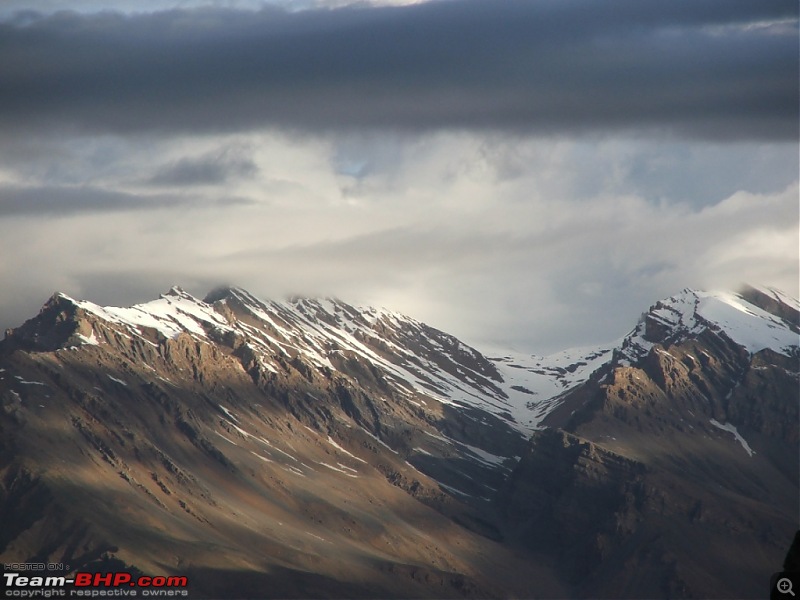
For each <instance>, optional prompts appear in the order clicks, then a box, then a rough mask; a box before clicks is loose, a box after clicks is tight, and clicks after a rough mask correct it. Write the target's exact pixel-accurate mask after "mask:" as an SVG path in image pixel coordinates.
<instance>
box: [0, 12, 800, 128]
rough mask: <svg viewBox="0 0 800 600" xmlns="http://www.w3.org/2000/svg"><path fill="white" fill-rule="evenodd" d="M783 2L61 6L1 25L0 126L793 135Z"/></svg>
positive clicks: (789, 24) (790, 48) (792, 34)
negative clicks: (108, 9) (118, 9)
mask: <svg viewBox="0 0 800 600" xmlns="http://www.w3.org/2000/svg"><path fill="white" fill-rule="evenodd" d="M797 11H798V7H797V5H796V3H793V2H785V0H763V1H760V2H751V1H749V0H736V1H726V2H719V1H718V0H678V1H675V2H669V3H655V2H646V3H641V2H633V1H631V0H609V1H606V2H602V3H597V2H592V1H590V0H572V1H569V2H563V1H560V0H559V1H556V0H539V1H537V2H531V1H529V0H507V1H504V2H502V3H496V2H485V1H483V0H460V1H458V2H453V1H448V2H429V3H424V4H419V5H414V6H405V7H364V6H353V7H346V8H342V9H338V10H305V11H299V12H286V11H284V10H282V9H278V8H263V9H262V10H260V11H257V12H252V11H234V10H222V9H214V8H205V9H195V10H171V11H166V12H159V13H150V14H138V15H127V16H126V15H123V14H114V13H100V14H96V15H82V14H78V13H66V12H62V13H56V14H53V15H50V16H46V17H42V18H36V17H33V16H28V17H27V18H26V19H25V20H24V24H22V25H21V24H19V23H15V22H7V23H5V24H2V25H0V52H2V54H3V56H4V60H3V62H2V63H1V64H0V84H2V86H3V88H4V90H6V91H5V93H4V94H3V95H2V96H0V117H1V120H0V126H2V127H3V129H5V130H7V131H9V130H18V129H19V128H29V127H41V126H44V127H53V126H68V127H74V128H76V129H77V130H79V131H85V132H113V133H125V134H127V133H137V132H142V131H151V132H161V133H166V132H192V133H198V132H221V131H243V130H248V129H251V128H262V127H272V126H279V127H283V128H289V129H297V130H304V131H318V130H320V129H324V130H342V129H352V128H357V129H359V128H387V127H388V128H396V129H403V130H411V131H421V130H426V129H431V128H441V127H459V128H468V129H475V128H478V129H487V128H493V129H502V130H507V131H514V132H519V131H525V132H539V133H541V132H547V133H565V132H573V133H575V132H587V131H608V130H619V129H620V128H623V129H641V128H655V129H663V130H668V131H672V132H677V133H680V134H682V135H687V134H688V135H692V136H700V137H710V138H724V139H740V138H744V139H751V138H763V139H776V138H779V139H793V138H794V137H796V134H797V97H798V83H797V23H796V19H797Z"/></svg>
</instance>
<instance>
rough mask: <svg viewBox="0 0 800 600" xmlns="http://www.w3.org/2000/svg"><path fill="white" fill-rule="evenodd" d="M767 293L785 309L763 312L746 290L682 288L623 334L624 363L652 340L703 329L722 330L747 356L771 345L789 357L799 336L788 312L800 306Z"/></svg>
mask: <svg viewBox="0 0 800 600" xmlns="http://www.w3.org/2000/svg"><path fill="white" fill-rule="evenodd" d="M749 289H753V288H749ZM770 292H771V293H770V297H771V298H772V299H774V300H775V302H777V303H778V304H779V305H780V307H782V308H783V310H773V311H768V310H765V309H764V308H761V307H759V306H757V305H756V304H754V301H751V300H749V299H748V298H747V297H746V293H745V292H743V293H734V292H728V291H717V292H705V291H698V290H692V289H685V290H683V291H682V292H680V293H679V294H676V295H675V296H671V297H670V298H667V299H666V300H662V301H660V302H657V303H656V304H655V305H653V306H652V307H651V308H650V310H649V311H648V312H647V313H646V314H645V315H644V316H643V318H642V319H641V320H640V321H639V323H638V324H637V326H636V328H635V329H634V330H633V331H632V332H631V333H630V334H628V335H627V336H626V337H625V338H624V340H623V342H622V344H621V348H620V349H621V352H622V355H623V361H624V360H628V361H635V360H636V359H638V358H640V357H641V356H643V355H644V354H646V353H647V352H649V350H650V349H651V348H652V346H653V345H654V344H655V343H662V344H671V343H675V342H677V341H680V340H682V339H685V338H686V337H688V336H690V335H697V334H699V333H701V332H703V331H705V330H707V329H710V330H712V331H716V332H721V333H723V334H725V335H726V336H727V337H728V338H730V339H731V340H732V341H733V342H735V343H736V344H738V345H740V346H742V347H743V348H745V349H746V350H747V351H748V352H750V353H751V354H753V353H756V352H759V351H761V350H764V349H765V348H769V349H771V350H774V351H775V352H779V353H781V354H785V355H790V354H791V353H792V352H796V349H797V347H798V345H799V342H800V337H799V336H798V328H797V322H796V321H794V322H793V321H792V320H791V319H790V318H787V316H786V315H789V316H792V311H794V312H795V313H796V312H797V309H796V308H795V307H797V306H799V305H800V304H798V301H797V300H795V299H791V298H789V297H787V296H786V295H785V294H777V293H774V290H770Z"/></svg>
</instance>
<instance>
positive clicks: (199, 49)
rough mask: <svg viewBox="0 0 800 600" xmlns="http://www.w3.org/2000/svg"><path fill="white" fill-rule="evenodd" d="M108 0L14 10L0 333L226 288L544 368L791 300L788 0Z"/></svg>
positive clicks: (1, 141)
mask: <svg viewBox="0 0 800 600" xmlns="http://www.w3.org/2000/svg"><path fill="white" fill-rule="evenodd" d="M92 1H93V0H80V1H78V0H76V3H75V5H74V6H75V8H76V9H81V10H83V11H84V12H54V11H53V10H51V8H50V6H51V3H50V1H49V0H41V4H42V7H43V8H46V10H44V11H43V12H42V14H39V13H34V12H27V13H18V14H17V15H16V16H14V17H7V18H5V20H4V21H0V56H2V57H3V60H1V61H0V89H1V90H2V93H0V130H2V131H3V135H2V136H0V282H2V285H0V327H10V326H15V325H18V324H19V323H21V322H22V321H23V320H24V319H25V318H28V317H30V316H32V315H33V314H34V313H35V312H36V310H37V309H38V307H39V306H40V305H41V304H42V302H43V301H44V300H45V299H46V298H47V296H48V295H49V294H51V293H52V292H53V291H55V290H61V291H65V292H67V293H70V294H72V295H75V296H79V297H88V298H91V299H93V300H95V301H97V302H101V303H115V304H125V305H127V304H131V303H134V302H140V301H146V300H148V299H151V298H153V297H154V296H155V295H157V294H158V293H159V292H162V291H164V290H165V289H167V288H168V287H169V286H171V285H172V284H180V285H182V286H184V287H186V288H187V289H189V290H190V291H192V292H193V293H195V294H197V295H201V296H202V295H203V294H205V293H206V292H207V291H208V290H209V289H211V288H212V287H214V286H216V285H219V284H223V283H229V284H236V285H241V286H244V287H247V288H249V289H251V291H253V292H254V293H256V294H259V295H262V296H265V297H266V296H282V295H285V294H288V293H300V294H326V295H337V296H340V297H342V298H343V299H344V300H347V301H351V302H355V303H376V304H381V305H384V306H387V307H389V308H393V309H396V310H400V311H404V312H406V313H408V314H410V315H412V316H414V317H416V318H419V319H421V320H425V321H428V322H430V323H431V324H432V325H434V326H436V327H440V328H442V329H445V330H449V331H451V332H452V333H455V334H457V335H459V336H461V337H463V338H466V340H467V341H472V342H476V343H480V342H487V343H512V344H514V345H516V346H517V347H518V348H520V349H529V350H532V351H538V352H545V351H551V350H558V349H562V348H564V347H567V346H571V345H576V344H589V343H595V342H605V341H609V340H612V339H614V338H617V337H620V336H622V335H623V334H624V333H626V332H627V330H628V329H630V328H631V327H632V326H633V324H634V322H635V320H636V319H637V318H638V316H639V314H640V312H641V311H642V310H644V309H646V308H647V306H648V305H650V304H651V303H653V302H655V301H656V300H658V299H660V298H662V297H664V296H667V295H669V294H672V293H674V292H676V291H678V290H679V289H681V288H683V287H686V286H690V287H706V288H709V287H711V288H719V287H723V288H725V287H727V288H730V287H736V286H737V285H739V284H740V283H741V282H744V281H749V282H752V283H756V284H758V283H761V284H767V285H776V286H778V287H782V288H784V289H786V290H787V291H788V292H789V293H793V294H795V295H796V294H797V293H798V246H799V245H800V215H799V214H798V204H797V197H798V171H797V165H798V160H799V159H800V157H799V156H798V145H797V137H798V106H797V97H798V75H797V73H798V14H797V13H798V6H797V4H796V3H794V2H784V1H782V0H775V1H773V0H765V1H763V2H751V1H749V0H747V1H745V0H741V1H740V0H724V1H723V0H715V1H712V0H695V1H688V0H678V1H676V2H669V3H664V2H649V1H641V0H636V1H633V0H625V1H623V0H609V1H605V2H602V3H598V2H590V1H589V0H568V1H563V0H559V1H555V0H539V1H518V0H507V1H504V2H489V1H480V0H449V1H439V2H429V3H422V4H417V5H409V6H370V5H366V4H358V5H352V6H347V7H344V8H335V9H334V8H324V9H323V8H320V6H334V5H336V4H338V1H336V2H334V1H331V2H328V1H327V0H326V1H322V2H303V3H301V6H297V5H291V6H292V7H293V8H294V9H297V10H294V9H293V10H287V9H283V8H277V7H275V6H266V7H263V8H259V9H258V10H253V9H251V7H252V3H251V2H250V0H243V2H241V3H233V4H231V6H245V7H247V8H246V9H244V8H235V9H234V8H226V9H222V8H218V7H215V6H205V7H201V8H198V7H196V6H195V4H197V3H194V2H182V3H181V5H182V8H179V9H176V8H170V9H168V10H160V9H159V10H156V9H153V10H149V11H148V12H144V11H141V10H140V12H120V13H111V12H102V13H92V12H86V9H87V7H89V6H93V4H92ZM398 3H399V2H398ZM29 4H30V6H31V7H32V8H33V7H35V6H36V5H37V2H35V1H33V0H32V1H31V2H30V3H29ZM125 4H126V1H124V0H121V1H120V2H118V3H117V4H116V6H118V7H121V6H123V5H125ZM127 4H130V5H131V7H132V8H133V9H135V10H139V9H138V8H137V7H138V6H139V4H136V5H135V6H134V5H133V3H127ZM164 4H166V3H164ZM212 4H213V3H212ZM217 4H219V3H217ZM384 4H388V3H384ZM67 5H70V4H69V3H67ZM60 6H63V5H60ZM309 7H311V8H309ZM299 8H302V9H303V10H299ZM3 14H7V13H0V19H2V18H3V17H2V15H3Z"/></svg>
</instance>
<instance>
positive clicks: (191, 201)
mask: <svg viewBox="0 0 800 600" xmlns="http://www.w3.org/2000/svg"><path fill="white" fill-rule="evenodd" d="M244 202H246V201H245V200H242V199H236V198H234V199H226V200H219V201H215V202H214V203H213V204H241V203H244ZM204 204H205V205H208V203H207V202H206V203H204V202H202V201H198V200H197V199H195V198H186V197H183V196H172V195H164V194H156V195H147V196H140V195H137V194H130V193H126V192H117V191H111V190H104V189H100V188H95V187H90V186H79V187H66V186H35V187H19V186H12V185H0V218H3V217H15V216H24V217H27V216H39V215H48V216H69V215H75V214H84V213H104V212H113V211H128V210H147V209H154V208H155V209H157V208H169V207H174V206H180V205H192V206H194V207H197V206H202V205H204Z"/></svg>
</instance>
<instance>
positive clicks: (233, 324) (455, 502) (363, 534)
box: [0, 287, 800, 598]
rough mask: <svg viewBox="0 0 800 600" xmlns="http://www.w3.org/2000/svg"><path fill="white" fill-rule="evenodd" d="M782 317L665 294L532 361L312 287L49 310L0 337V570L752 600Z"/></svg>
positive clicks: (791, 483)
mask: <svg viewBox="0 0 800 600" xmlns="http://www.w3.org/2000/svg"><path fill="white" fill-rule="evenodd" d="M599 317H600V318H601V317H602V315H599ZM799 324H800V303H798V301H797V300H796V299H793V298H791V297H789V296H787V295H786V294H783V293H781V292H780V291H778V290H774V289H768V288H753V287H747V288H745V289H743V290H740V291H739V292H737V293H733V292H703V291H697V290H689V289H686V290H683V291H682V292H680V293H678V294H676V295H675V296H673V297H671V298H667V299H664V300H662V301H660V302H658V303H656V304H655V305H653V306H652V307H650V308H649V309H648V310H647V311H645V312H644V313H643V314H642V317H641V319H640V320H639V322H638V323H636V324H635V326H634V327H633V329H632V330H631V332H630V333H629V334H628V335H626V336H624V337H622V338H621V339H619V340H617V341H615V342H613V343H610V344H608V345H606V346H601V347H592V348H583V349H578V350H567V351H564V352H560V353H557V354H554V355H551V356H547V357H539V356H530V355H524V354H520V353H518V352H510V351H509V352H506V351H502V352H498V351H492V352H491V353H482V352H480V351H479V350H477V349H475V348H472V347H470V346H468V345H467V344H464V343H463V342H461V341H459V340H458V339H456V338H455V337H453V336H451V335H448V334H446V333H444V332H441V331H439V330H437V329H434V328H432V327H430V326H428V325H426V324H424V323H421V322H419V321H416V320H414V319H412V318H410V317H407V316H404V315H401V314H399V313H396V312H392V311H389V310H384V309H375V308H364V307H354V306H351V305H349V304H347V303H344V302H342V301H339V300H335V299H314V298H293V299H291V300H286V301H264V300H261V299H258V298H256V297H255V296H253V295H252V294H250V293H248V292H246V291H245V290H242V289H239V288H233V287H226V288H220V289H217V290H214V291H212V292H211V293H210V294H209V295H208V296H207V297H206V298H205V299H204V300H200V299H197V298H195V297H193V296H191V295H190V294H188V293H186V292H185V291H183V290H181V289H180V288H178V287H175V288H172V289H171V290H170V291H169V292H167V293H166V294H164V295H162V296H161V297H160V298H159V299H157V300H154V301H151V302H148V303H145V304H140V305H136V306H132V307H128V308H120V307H103V306H99V305H97V304H94V303H92V302H89V301H85V300H75V299H73V298H70V297H69V296H67V295H65V294H55V295H53V296H52V297H51V298H50V299H49V300H48V301H47V302H46V303H45V305H44V306H43V307H42V309H41V311H40V312H39V314H38V315H37V316H35V317H34V318H32V319H30V320H28V321H27V322H25V323H24V324H22V325H21V326H19V327H17V328H14V329H9V330H8V331H6V335H5V339H4V340H3V341H2V342H0V402H2V412H0V431H1V432H2V435H1V436H0V523H2V524H3V526H2V528H0V557H2V560H3V562H4V563H12V562H14V563H19V562H28V563H42V562H45V563H47V562H50V563H64V564H65V565H69V570H70V571H75V570H84V571H86V570H90V571H91V570H95V571H104V570H113V569H117V568H124V569H126V570H129V571H131V572H137V573H146V574H148V575H161V574H177V575H185V576H187V577H188V579H189V582H190V591H191V592H192V597H197V598H273V597H274V598H290V597H291V598H323V597H326V598H476V597H478V598H489V597H520V598H533V597H547V598H561V597H596V598H600V597H602V598H617V597H628V598H644V597H647V598H672V597H686V598H692V597H694V598H696V597H704V598H731V597H742V598H756V597H762V596H764V595H765V590H767V586H768V585H769V577H770V574H771V573H772V572H775V571H778V570H779V569H780V565H781V562H782V561H783V557H784V554H785V553H786V550H787V549H788V547H789V544H790V543H791V541H792V538H793V536H794V533H795V531H796V530H797V528H798V514H799V513H800V504H799V500H798V497H799V496H798V486H799V483H798V469H799V468H800V464H799V463H800V461H799V460H798V443H799V438H798V418H799V417H800V414H799V413H800V411H799V408H800V401H799V400H800V397H799V396H798V390H799V388H798V382H799V379H798V378H799V377H800V345H799V344H798V340H799V339H800V327H799Z"/></svg>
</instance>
